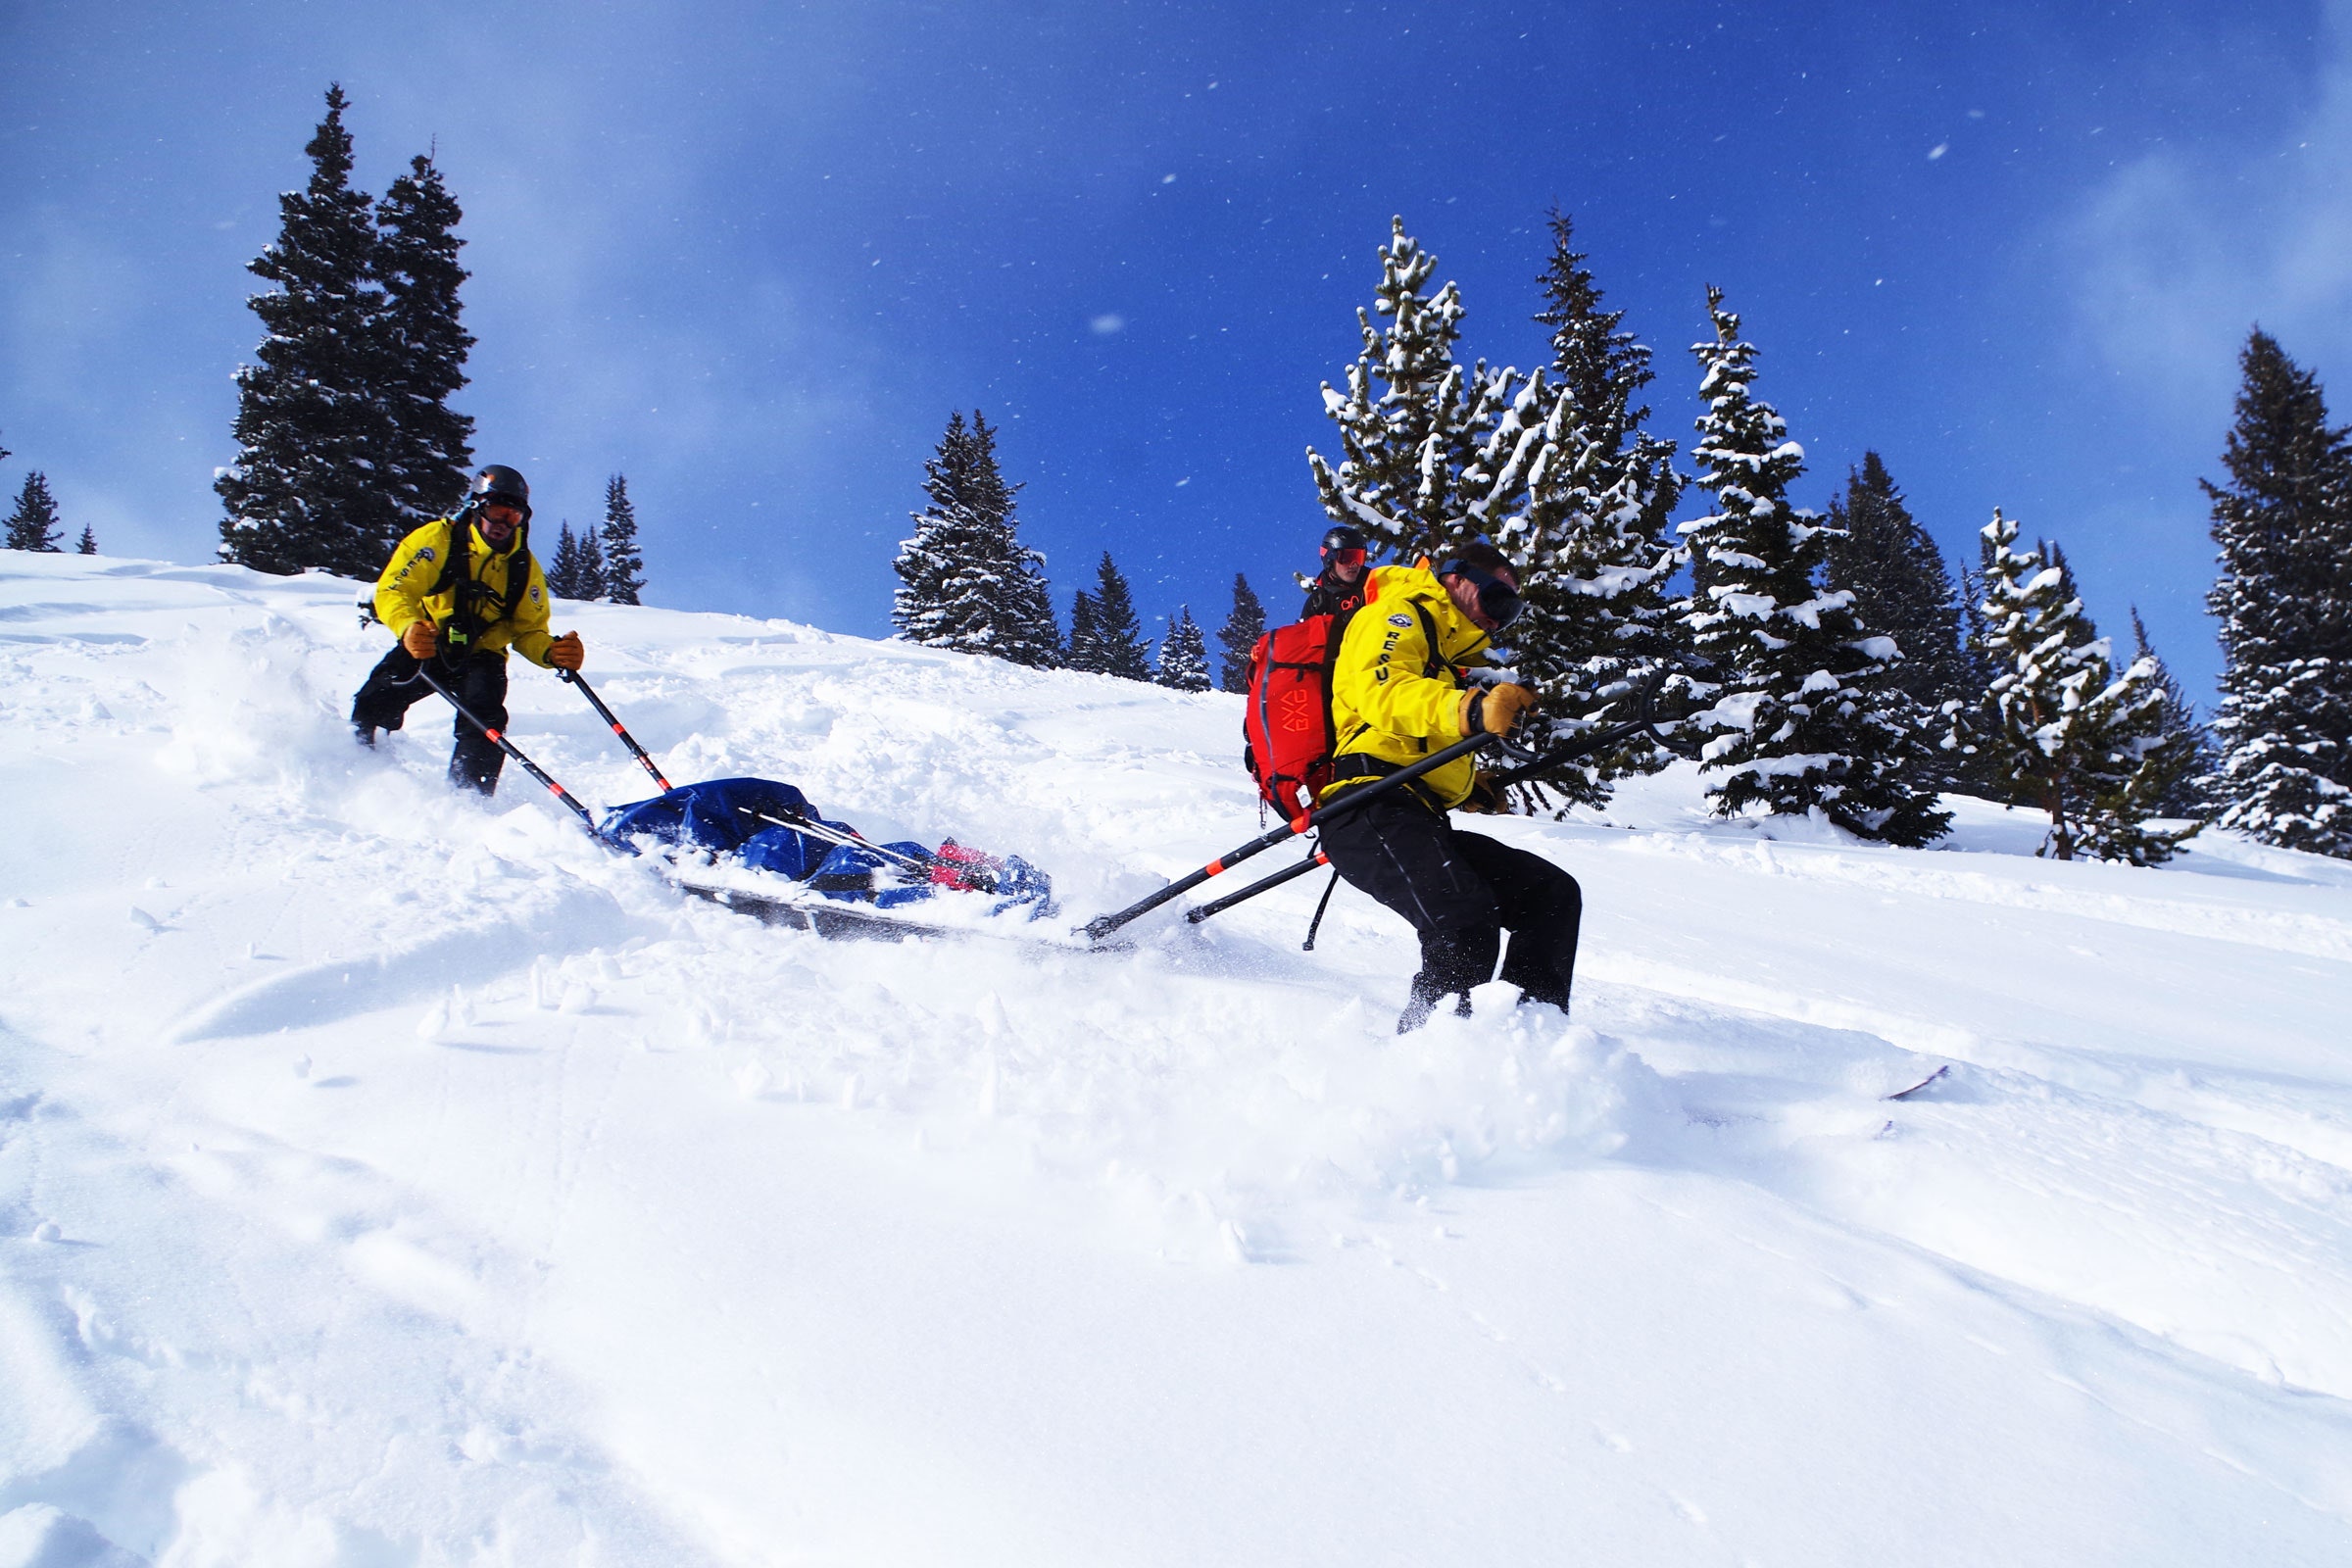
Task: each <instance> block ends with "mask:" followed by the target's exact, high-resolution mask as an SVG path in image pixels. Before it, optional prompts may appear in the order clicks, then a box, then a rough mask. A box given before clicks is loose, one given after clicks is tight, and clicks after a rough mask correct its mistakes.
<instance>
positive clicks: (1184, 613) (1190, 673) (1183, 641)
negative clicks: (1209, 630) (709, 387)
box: [1158, 605, 1209, 692]
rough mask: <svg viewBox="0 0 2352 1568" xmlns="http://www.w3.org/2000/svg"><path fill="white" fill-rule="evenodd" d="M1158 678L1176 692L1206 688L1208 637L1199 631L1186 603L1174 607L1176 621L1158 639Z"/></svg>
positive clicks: (1207, 681) (1191, 608)
mask: <svg viewBox="0 0 2352 1568" xmlns="http://www.w3.org/2000/svg"><path fill="white" fill-rule="evenodd" d="M1158 680H1159V683H1160V684H1161V685H1162V686H1168V687H1173V688H1174V689H1175V690H1177V691H1180V692H1204V691H1207V690H1208V689H1209V679H1208V640H1207V639H1206V638H1204V637H1202V636H1201V627H1200V625H1199V623H1198V622H1196V621H1195V620H1194V619H1193V607H1192V606H1190V605H1179V606H1178V607H1177V608H1176V624H1174V625H1173V626H1170V627H1169V628H1168V635H1167V636H1166V637H1164V638H1162V639H1161V640H1160V644H1159V675H1158Z"/></svg>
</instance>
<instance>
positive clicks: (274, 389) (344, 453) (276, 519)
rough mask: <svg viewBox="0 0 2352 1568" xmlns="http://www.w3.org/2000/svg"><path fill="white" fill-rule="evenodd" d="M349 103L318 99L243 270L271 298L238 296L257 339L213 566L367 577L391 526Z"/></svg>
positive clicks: (377, 301) (368, 238)
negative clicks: (297, 160) (289, 178)
mask: <svg viewBox="0 0 2352 1568" xmlns="http://www.w3.org/2000/svg"><path fill="white" fill-rule="evenodd" d="M348 105H349V100H347V99H346V98H345V97H344V96H343V89H342V87H341V85H340V84H337V85H334V86H330V87H329V88H328V89H327V93H326V118H325V119H324V120H322V121H320V122H319V129H318V133H317V134H316V135H315V136H313V137H312V138H311V141H310V144H309V145H308V146H307V147H306V148H304V151H305V152H306V153H307V154H308V155H309V157H310V159H311V178H310V183H309V185H308V186H307V187H306V188H305V189H303V190H300V191H289V192H287V193H286V194H284V195H282V196H280V197H279V198H278V213H279V226H278V237H277V240H276V242H275V243H273V244H272V245H270V248H269V249H267V250H265V251H264V252H262V254H261V255H260V256H258V257H256V258H254V260H253V261H252V263H251V264H249V266H248V269H247V270H250V271H251V272H253V273H254V274H255V275H256V276H259V277H261V278H263V279H265V280H267V281H269V282H271V283H275V284H277V285H279V286H278V288H277V289H276V290H274V291H272V292H267V293H260V294H255V295H253V296H251V298H249V299H248V300H247V302H246V303H247V304H248V305H249V306H250V307H251V308H252V310H253V313H254V314H255V315H256V316H258V317H260V318H261V319H262V324H263V326H264V328H265V329H266V332H267V335H266V336H265V337H264V338H263V340H262V344H261V347H260V348H259V349H257V350H256V351H255V357H256V359H258V360H259V361H260V363H259V364H258V365H248V366H242V367H240V368H238V370H237V376H236V380H237V417H236V423H235V425H234V429H235V433H236V438H237V444H238V448H239V451H238V454H237V460H236V462H235V464H234V465H233V466H230V467H229V468H228V469H227V471H225V472H223V473H222V474H221V477H220V478H219V479H218V480H216V481H215V482H214V486H213V487H214V489H216V490H218V491H219V492H220V494H221V500H222V502H223V503H224V504H225V506H226V509H227V515H225V516H224V517H223V518H222V519H221V559H222V560H224V561H232V562H236V563H239V564H243V565H247V566H252V567H254V568H255V569H257V570H261V571H270V572H277V573H280V574H291V573H293V572H297V571H301V570H303V569H304V568H305V567H311V566H321V567H324V568H326V569H327V570H329V571H333V572H338V573H340V574H342V575H344V576H350V577H372V576H374V575H375V574H376V572H377V571H379V570H380V569H381V568H382V566H383V563H384V556H385V551H384V549H383V541H384V540H385V539H387V538H391V537H394V536H395V535H396V532H397V529H398V526H399V515H398V514H397V512H396V511H395V510H394V506H393V498H392V497H391V495H390V494H388V493H387V492H386V491H385V490H384V488H383V487H382V484H381V483H380V476H379V474H378V473H377V471H376V464H377V463H378V461H379V460H380V459H381V458H382V457H383V455H384V454H385V453H386V452H387V451H389V450H391V448H392V447H393V445H394V440H393V430H392V423H391V420H390V418H389V417H388V416H387V413H386V409H385V406H384V404H383V402H382V400H381V399H380V397H379V396H378V387H377V386H376V384H375V383H376V381H377V379H378V376H379V373H380V368H381V367H380V360H381V355H380V344H379V342H378V338H379V333H378V331H377V326H376V318H377V314H378V312H379V310H380V308H381V305H382V299H383V295H382V291H381V289H380V288H378V287H377V285H376V283H375V276H374V263H375V254H374V253H375V226H374V223H373V221H372V208H371V204H370V203H369V201H368V197H367V195H366V193H364V192H362V191H357V190H354V189H352V186H351V167H352V156H351V134H350V132H348V131H346V130H345V129H344V128H343V111H344V109H345V108H346V107H348Z"/></svg>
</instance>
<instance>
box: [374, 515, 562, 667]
mask: <svg viewBox="0 0 2352 1568" xmlns="http://www.w3.org/2000/svg"><path fill="white" fill-rule="evenodd" d="M453 526H454V524H453V523H452V521H451V519H449V518H447V517H442V518H439V519H437V520H436V521H433V522H428V523H426V524H425V525H424V526H423V527H421V528H418V529H417V531H416V532H414V533H412V534H410V535H409V536H408V537H407V538H406V539H403V540H402V541H401V542H400V548H399V549H397V550H395V551H393V552H392V559H391V560H390V561H388V562H386V563H385V564H384V572H383V575H382V576H380V577H378V578H376V579H375V617H376V619H378V620H380V621H382V622H383V623H384V624H385V625H386V626H389V627H390V628H391V629H392V635H393V636H395V637H398V636H399V635H400V634H401V633H402V632H404V631H407V630H408V629H409V627H410V626H412V625H414V624H415V623H416V622H417V621H418V620H421V619H423V618H424V617H425V616H426V615H430V616H432V618H433V622H434V624H435V625H441V626H446V625H448V624H449V623H450V621H451V619H452V618H453V617H455V616H456V614H457V613H458V587H457V584H458V574H457V573H456V572H454V571H453V572H450V573H449V574H448V576H447V578H446V581H445V583H444V578H443V574H442V567H443V566H444V565H445V564H447V563H448V560H449V536H450V531H451V529H452V527H453ZM466 542H467V550H466V557H467V564H469V565H470V567H471V568H472V574H473V579H474V581H476V582H478V583H480V584H481V585H482V588H483V590H484V592H483V596H482V604H483V613H484V614H486V615H493V616H495V615H497V613H498V607H499V605H500V604H501V603H502V602H503V601H504V600H505V599H506V596H507V584H508V581H509V575H510V573H512V572H513V571H514V570H515V558H516V557H517V556H519V557H520V558H521V559H522V561H523V563H524V564H526V565H527V566H528V567H529V569H530V574H531V575H530V580H529V581H528V582H526V583H525V584H523V588H522V592H521V593H519V594H517V595H515V609H514V613H512V614H511V615H507V616H500V617H499V618H496V619H491V620H488V621H486V622H485V623H484V624H483V626H482V628H481V630H480V631H479V632H478V633H476V634H475V635H474V638H473V646H474V647H475V648H477V649H481V650H483V651H484V652H496V651H497V650H499V649H502V648H508V647H512V648H513V649H514V650H515V652H516V653H518V654H520V655H522V657H523V658H525V659H527V660H529V661H530V662H532V663H534V664H537V665H540V666H541V667H542V668H545V667H548V666H547V645H548V644H549V643H551V642H554V641H555V638H554V637H553V636H552V635H551V634H550V633H549V631H548V603H547V579H546V578H545V577H543V576H542V575H540V572H539V563H538V561H537V560H535V559H534V558H533V557H532V556H531V554H530V552H529V551H528V550H527V549H525V548H523V531H522V530H521V529H519V528H517V529H515V536H514V537H513V538H512V539H509V540H508V541H507V547H506V548H505V549H504V550H494V549H492V548H491V546H490V541H489V540H487V539H484V538H483V537H482V536H481V533H480V531H479V530H477V529H473V528H467V529H466ZM436 583H444V586H443V587H442V588H441V591H440V592H438V593H435V592H434V591H433V589H434V585H435V584H436Z"/></svg>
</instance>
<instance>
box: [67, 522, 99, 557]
mask: <svg viewBox="0 0 2352 1568" xmlns="http://www.w3.org/2000/svg"><path fill="white" fill-rule="evenodd" d="M73 550H74V553H75V554H77V555H84V556H94V555H96V554H97V553H98V533H97V530H95V529H93V528H92V527H91V526H90V525H89V524H88V523H86V522H85V523H83V524H82V525H81V542H80V543H78V544H76V545H75V546H74V547H73Z"/></svg>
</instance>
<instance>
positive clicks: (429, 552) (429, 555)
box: [417, 545, 433, 561]
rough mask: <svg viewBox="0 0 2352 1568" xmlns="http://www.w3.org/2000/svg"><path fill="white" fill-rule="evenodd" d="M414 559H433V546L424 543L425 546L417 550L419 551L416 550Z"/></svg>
mask: <svg viewBox="0 0 2352 1568" xmlns="http://www.w3.org/2000/svg"><path fill="white" fill-rule="evenodd" d="M432 559H433V547H432V546H431V545H426V546H425V547H424V548H423V549H422V550H419V551H417V560H418V561H430V560H432Z"/></svg>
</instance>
